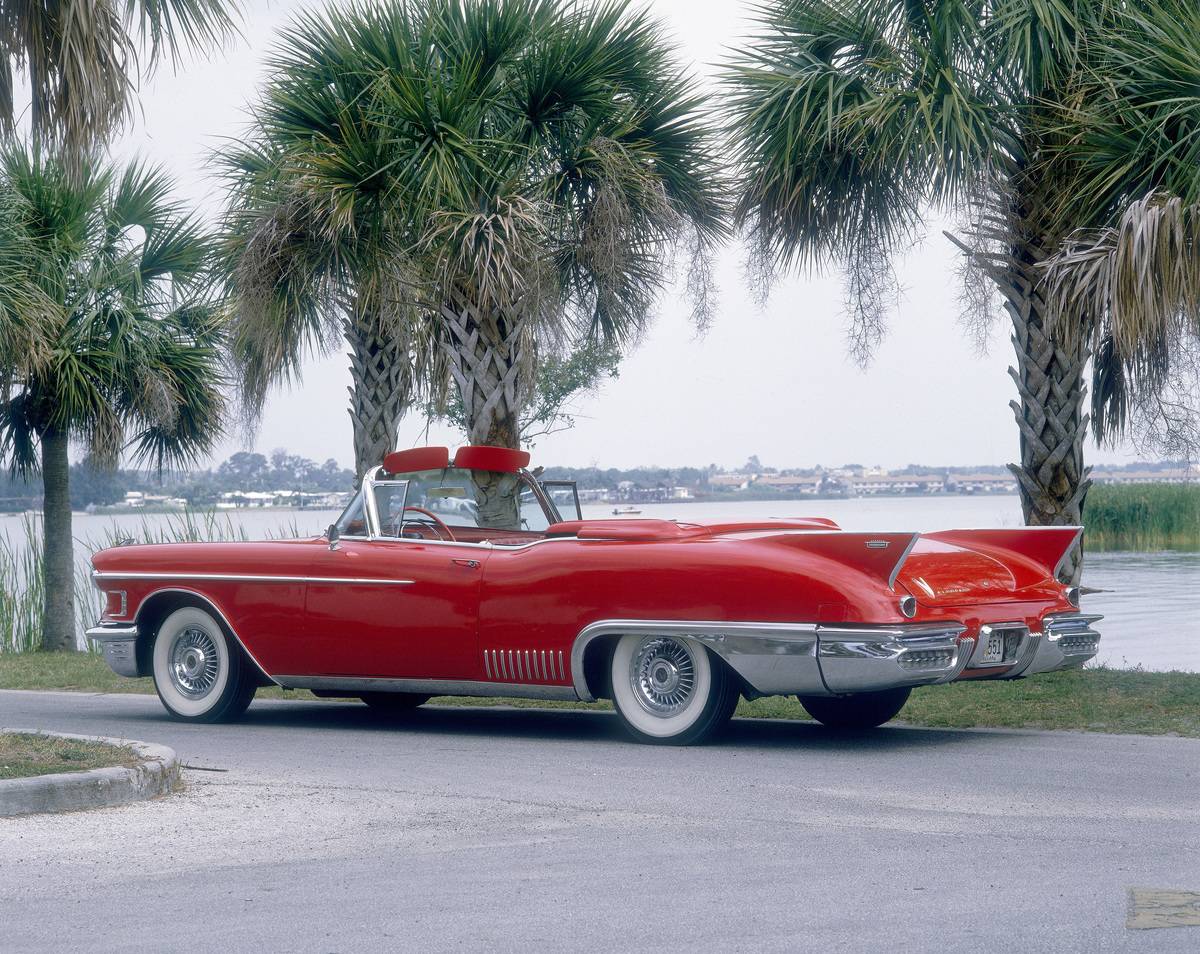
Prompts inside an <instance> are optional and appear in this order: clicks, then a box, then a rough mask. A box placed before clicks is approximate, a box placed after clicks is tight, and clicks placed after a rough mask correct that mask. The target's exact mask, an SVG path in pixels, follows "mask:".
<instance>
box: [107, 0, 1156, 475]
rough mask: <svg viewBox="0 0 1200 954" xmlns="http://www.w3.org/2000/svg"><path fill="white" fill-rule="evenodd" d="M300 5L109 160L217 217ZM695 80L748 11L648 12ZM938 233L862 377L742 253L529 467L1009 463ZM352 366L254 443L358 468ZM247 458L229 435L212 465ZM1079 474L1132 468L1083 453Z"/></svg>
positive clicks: (318, 372) (800, 290)
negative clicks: (271, 61)
mask: <svg viewBox="0 0 1200 954" xmlns="http://www.w3.org/2000/svg"><path fill="white" fill-rule="evenodd" d="M311 5H313V4H312V3H309V2H305V0H272V2H264V0H247V14H246V20H245V26H244V34H245V36H244V39H243V40H242V41H241V42H240V43H239V44H237V46H236V47H235V48H233V49H231V50H229V51H227V52H226V53H224V54H218V55H217V56H215V57H213V58H212V59H211V60H209V61H203V62H199V63H194V64H189V65H187V66H186V67H183V68H181V69H180V71H179V72H178V73H176V74H172V73H171V72H170V71H169V70H168V71H165V72H163V73H161V74H160V75H159V76H158V77H156V78H155V79H153V80H152V81H150V82H149V83H147V84H146V87H145V89H144V90H143V95H142V115H141V118H140V120H139V122H138V123H137V125H136V127H135V128H134V129H133V130H131V132H130V134H129V135H128V136H126V137H125V139H124V140H123V141H122V142H121V143H120V144H119V145H118V146H117V152H119V153H120V154H122V155H132V154H135V153H137V154H141V155H143V156H146V157H148V158H150V159H152V160H154V161H156V162H159V163H163V164H164V165H166V166H167V167H168V168H169V169H170V170H171V171H172V172H173V173H174V174H175V175H176V177H177V179H178V181H179V184H180V190H181V193H182V195H183V197H184V198H186V199H188V200H190V201H192V202H194V203H196V204H198V205H200V206H201V207H203V208H205V209H207V210H210V211H211V210H215V209H216V208H217V207H218V206H219V204H220V202H221V192H220V186H219V184H218V183H216V182H215V181H213V180H212V179H211V178H210V169H209V166H208V163H207V159H206V157H207V156H208V154H209V153H210V152H211V151H212V150H214V149H217V148H219V147H220V144H221V141H222V139H224V138H228V137H234V136H236V135H237V134H238V132H239V130H240V129H241V128H243V126H244V123H245V116H246V114H245V106H246V103H247V102H248V101H249V100H250V99H251V98H252V97H253V96H254V94H255V91H256V89H257V86H258V82H259V80H260V79H261V77H262V74H263V63H262V60H263V56H264V53H265V52H266V51H267V50H269V49H270V47H271V44H272V43H273V42H274V37H275V33H276V31H277V30H278V29H279V28H280V27H281V26H282V25H284V24H286V23H287V21H288V20H289V19H290V17H291V16H292V14H293V13H294V12H295V11H296V10H299V9H301V8H303V7H305V6H311ZM650 6H651V7H652V8H653V9H654V10H655V11H656V12H657V13H658V14H659V15H660V16H661V17H663V18H664V19H665V20H666V22H667V23H668V25H669V27H670V28H671V30H672V31H673V32H674V34H675V37H676V39H677V42H678V43H679V45H680V53H681V55H682V56H684V57H686V58H687V59H688V60H689V61H691V62H692V63H694V64H695V65H696V69H697V71H698V74H699V75H700V76H701V78H702V82H707V76H708V75H709V74H711V64H713V63H714V62H716V61H717V60H719V59H720V58H721V56H722V51H723V48H724V47H725V46H726V45H727V44H729V43H731V42H733V41H734V40H735V39H736V37H738V36H739V35H740V34H741V33H742V32H743V24H744V20H743V16H744V15H745V11H746V10H748V9H749V7H750V4H748V3H743V2H729V0H722V2H708V3H704V2H699V3H697V2H694V0H693V2H688V0H651V2H650ZM940 228H941V226H940V225H936V224H931V227H930V231H929V237H928V238H927V240H926V241H925V243H924V244H923V245H922V246H921V247H919V248H917V249H914V250H913V251H912V252H911V253H910V254H909V255H908V257H907V259H906V260H905V261H904V262H902V263H901V269H900V270H901V281H902V283H903V285H904V287H905V294H904V297H903V299H902V301H901V303H900V308H899V312H898V314H897V315H896V317H895V320H894V322H893V324H892V333H891V335H890V336H889V338H888V340H887V341H886V343H885V344H884V345H883V347H882V348H881V349H880V350H879V353H878V355H877V357H876V360H875V361H874V363H873V364H872V366H871V367H870V368H869V369H868V371H866V372H865V373H864V372H861V371H859V370H858V368H857V367H856V366H855V365H854V364H853V363H852V362H851V361H850V360H849V359H848V358H847V356H846V348H845V330H844V323H843V320H842V316H841V291H840V280H839V278H838V276H837V275H836V274H832V275H826V276H823V277H814V276H796V277H793V278H790V279H789V280H787V281H784V282H781V283H780V285H779V286H778V287H777V288H776V289H775V292H774V294H773V296H772V298H771V301H770V303H769V305H768V306H767V308H766V309H764V310H759V309H758V308H757V307H756V306H755V305H754V304H753V302H752V299H751V296H750V294H749V292H748V290H747V288H746V286H745V283H744V282H743V281H742V277H741V264H742V252H741V250H740V249H738V248H736V247H734V248H730V249H728V250H726V251H725V252H724V253H723V254H722V256H721V260H720V268H719V276H718V277H719V282H720V288H721V307H720V309H719V312H718V316H717V319H716V321H715V322H714V323H713V326H712V328H711V330H710V331H709V332H708V334H707V335H706V336H705V337H703V338H701V339H697V337H696V334H695V329H694V328H693V326H692V325H691V323H690V318H689V315H688V313H687V309H686V307H685V306H683V305H682V304H681V302H680V299H681V297H682V296H681V295H679V294H678V292H674V293H671V294H668V295H666V296H664V301H663V303H662V307H661V310H660V313H659V316H658V318H657V320H656V322H655V323H654V325H653V327H652V328H651V330H650V331H649V333H648V334H647V335H646V337H645V339H644V340H643V342H642V344H641V345H640V347H639V348H638V349H637V350H636V352H635V353H633V354H632V355H630V356H629V357H628V358H627V360H626V361H625V362H624V364H623V365H622V369H621V374H620V377H619V378H618V379H617V380H615V381H612V382H610V383H608V384H606V385H605V386H604V388H603V389H602V391H601V392H600V393H599V394H598V395H596V396H594V397H589V398H585V399H584V400H583V401H581V402H580V403H579V405H578V407H577V411H578V416H577V423H576V426H575V428H574V429H573V430H571V431H568V432H565V433H560V434H555V435H552V436H550V437H546V438H543V439H541V440H540V441H539V442H538V446H537V447H536V449H535V462H540V463H546V464H565V465H576V466H587V465H593V464H595V465H599V466H602V467H608V466H613V467H629V466H635V465H640V464H646V465H654V464H659V465H664V466H669V465H685V464H686V465H706V464H709V463H717V464H720V465H723V466H731V467H732V466H737V465H739V464H741V463H742V462H743V461H745V460H746V459H747V457H749V456H750V455H751V454H757V455H759V457H760V458H761V459H762V462H763V463H764V464H767V465H774V466H778V467H803V466H811V465H815V464H828V465H837V464H842V463H851V462H854V463H862V464H882V465H884V466H903V465H904V464H907V463H924V464H932V465H954V464H1003V463H1006V462H1008V461H1011V460H1015V459H1016V457H1017V455H1018V449H1017V430H1016V426H1015V424H1014V423H1013V420H1012V412H1011V411H1010V409H1009V407H1008V402H1009V400H1011V399H1012V398H1013V397H1015V393H1016V392H1015V388H1014V386H1013V383H1012V381H1011V380H1010V379H1009V376H1008V374H1007V373H1006V368H1007V367H1008V365H1009V363H1010V360H1011V357H1010V355H1011V350H1010V345H1009V343H1008V335H1007V333H1005V330H1004V328H1003V327H1002V325H1001V323H997V326H996V328H995V329H994V333H993V343H992V346H991V348H990V353H989V355H988V356H987V357H982V358H981V357H978V356H977V355H976V353H975V351H974V348H973V347H972V345H971V343H970V342H969V341H968V340H967V339H966V337H965V335H964V333H963V331H962V329H961V328H960V326H959V324H958V322H957V320H956V315H957V310H956V303H955V299H956V294H957V283H956V275H955V254H954V250H953V248H952V247H951V246H950V243H949V242H947V241H946V239H945V238H944V237H943V236H942V235H941V231H940ZM349 383H350V376H349V372H348V370H347V360H346V358H345V356H343V355H338V356H335V357H332V358H328V359H324V360H313V361H312V362H311V363H310V364H309V366H308V367H307V368H306V369H305V372H304V376H303V382H302V384H301V385H300V386H299V387H297V388H294V389H292V390H291V391H282V390H281V391H280V392H278V393H277V394H276V395H275V396H274V397H273V398H272V399H271V401H270V403H269V404H268V407H267V411H266V415H265V418H264V420H263V422H262V427H261V429H260V432H259V436H258V438H257V441H256V444H255V446H254V447H252V448H245V449H256V450H259V451H262V452H264V453H265V452H269V451H270V450H272V449H274V448H277V447H286V448H287V449H288V450H290V451H292V452H294V453H298V454H302V455H304V456H306V457H311V458H314V459H317V460H324V459H325V458H327V457H335V458H337V459H338V460H339V461H340V462H342V463H343V464H347V465H349V464H351V463H352V461H353V453H352V450H351V438H350V422H349V418H348V416H347V413H346V406H347V394H346V388H347V386H348V385H349ZM459 440H460V438H459V437H458V435H456V434H455V433H453V432H452V431H451V430H449V429H438V428H434V429H433V431H432V432H431V433H430V434H429V435H428V440H427V439H426V436H425V434H424V422H423V421H419V420H415V419H414V420H412V421H406V422H405V423H404V424H402V425H401V432H400V446H401V447H406V446H414V445H418V444H424V443H450V444H454V443H456V442H458V441H459ZM238 449H243V445H242V443H241V439H240V438H238V437H231V438H230V439H228V440H227V441H225V442H224V443H223V444H222V445H221V447H220V448H219V449H218V451H217V453H216V454H215V455H214V458H215V460H218V461H219V460H221V459H223V458H224V457H226V456H228V454H229V453H232V452H233V451H235V450H238ZM1088 456H1089V461H1090V462H1092V463H1100V462H1110V461H1111V462H1120V461H1125V460H1130V459H1133V457H1132V455H1131V454H1128V453H1119V452H1112V451H1098V450H1096V449H1095V448H1091V447H1089V455H1088Z"/></svg>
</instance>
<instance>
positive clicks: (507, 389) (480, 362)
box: [442, 305, 528, 448]
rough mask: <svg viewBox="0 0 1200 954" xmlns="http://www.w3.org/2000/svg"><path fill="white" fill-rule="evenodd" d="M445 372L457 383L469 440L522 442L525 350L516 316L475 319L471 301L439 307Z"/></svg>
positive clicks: (505, 444) (507, 444) (516, 444)
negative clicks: (443, 326) (446, 364)
mask: <svg viewBox="0 0 1200 954" xmlns="http://www.w3.org/2000/svg"><path fill="white" fill-rule="evenodd" d="M442 318H443V319H445V322H446V331H447V334H446V342H445V347H446V349H447V351H448V352H449V356H450V373H451V375H452V376H453V377H454V382H455V384H457V385H458V392H459V396H460V397H461V398H462V403H463V411H464V413H465V415H466V421H467V439H468V440H469V441H470V442H471V443H472V444H490V445H492V446H493V447H512V448H519V447H520V446H521V424H520V421H521V410H522V402H523V399H524V397H525V395H524V391H525V388H524V384H525V381H524V380H523V378H524V373H523V372H525V370H526V368H527V364H528V363H527V361H526V360H525V359H526V358H527V356H526V355H524V354H523V353H522V348H523V336H522V333H521V332H522V323H521V321H520V320H517V321H510V320H508V319H506V318H504V317H493V318H492V320H489V321H481V320H479V316H478V315H477V314H476V311H475V309H474V308H472V307H471V306H470V305H463V306H460V307H451V306H449V305H444V306H442Z"/></svg>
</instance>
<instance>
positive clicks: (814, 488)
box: [754, 474, 821, 497]
mask: <svg viewBox="0 0 1200 954" xmlns="http://www.w3.org/2000/svg"><path fill="white" fill-rule="evenodd" d="M754 486H755V487H769V488H770V489H771V490H778V491H780V492H782V493H789V494H800V495H801V496H804V497H815V496H816V495H817V494H818V493H820V491H821V478H820V477H817V476H811V477H780V476H777V475H774V474H771V475H763V476H762V477H759V478H758V480H756V481H755V482H754Z"/></svg>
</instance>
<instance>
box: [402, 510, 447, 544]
mask: <svg viewBox="0 0 1200 954" xmlns="http://www.w3.org/2000/svg"><path fill="white" fill-rule="evenodd" d="M410 510H413V511H415V512H417V513H419V514H420V515H421V516H422V517H424V518H425V520H424V521H423V522H425V523H428V524H430V525H431V526H432V527H433V529H434V530H436V531H437V534H438V536H439V537H441V536H443V534H444V535H445V539H447V540H449V541H450V542H451V543H457V542H458V541H456V540H455V539H454V534H453V533H451V532H450V528H449V527H448V526H446V523H445V521H444V520H442V518H441V517H439V516H438V515H437V514H435V513H431V512H430V511H428V510H426V509H425V508H424V507H413V506H408V507H405V508H404V512H405V513H408V512H409V511H410Z"/></svg>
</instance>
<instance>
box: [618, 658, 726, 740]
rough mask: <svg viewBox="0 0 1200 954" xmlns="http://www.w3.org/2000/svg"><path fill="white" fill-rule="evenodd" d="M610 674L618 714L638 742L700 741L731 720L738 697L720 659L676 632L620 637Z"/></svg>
mask: <svg viewBox="0 0 1200 954" xmlns="http://www.w3.org/2000/svg"><path fill="white" fill-rule="evenodd" d="M610 676H611V679H612V694H613V705H614V707H615V708H616V710H617V715H618V716H619V717H620V719H621V722H622V724H623V725H624V726H625V728H626V730H628V731H629V733H630V734H631V735H633V737H634V738H635V739H637V740H638V741H639V742H650V743H659V744H667V745H688V744H690V743H693V742H700V741H702V740H703V739H705V738H707V737H708V736H709V735H711V734H712V732H714V731H715V730H716V729H718V728H720V727H721V726H722V725H724V724H725V723H726V722H728V721H729V717H730V716H731V715H733V710H734V708H735V707H736V706H737V701H738V696H739V693H738V688H737V685H736V684H735V682H734V680H733V679H732V678H731V677H730V676H729V673H728V672H727V671H726V669H725V667H724V665H723V664H722V663H721V662H720V661H719V660H717V659H715V658H714V657H713V656H712V655H711V654H710V653H709V652H708V650H707V649H705V648H704V647H703V646H701V645H700V644H699V643H696V642H693V641H692V640H690V639H681V638H677V637H674V636H638V635H628V636H622V637H621V638H620V640H618V642H617V645H616V648H615V650H614V651H613V655H612V662H611V671H610Z"/></svg>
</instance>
